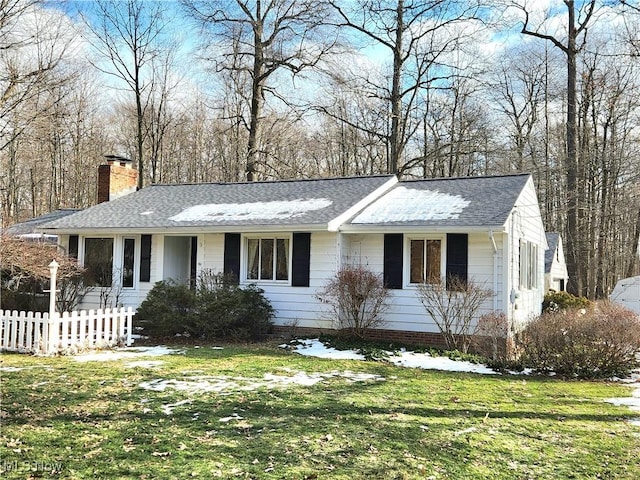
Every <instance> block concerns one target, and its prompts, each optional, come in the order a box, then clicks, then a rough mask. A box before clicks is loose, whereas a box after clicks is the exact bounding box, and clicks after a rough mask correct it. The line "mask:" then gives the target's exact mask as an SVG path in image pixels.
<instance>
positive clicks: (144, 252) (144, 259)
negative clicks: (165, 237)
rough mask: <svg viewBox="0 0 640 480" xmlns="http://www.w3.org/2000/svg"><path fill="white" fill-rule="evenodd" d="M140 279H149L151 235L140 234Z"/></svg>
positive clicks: (145, 280) (143, 280)
mask: <svg viewBox="0 0 640 480" xmlns="http://www.w3.org/2000/svg"><path fill="white" fill-rule="evenodd" d="M140 281H141V282H149V281H151V235H141V236H140Z"/></svg>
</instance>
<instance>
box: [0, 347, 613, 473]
mask: <svg viewBox="0 0 640 480" xmlns="http://www.w3.org/2000/svg"><path fill="white" fill-rule="evenodd" d="M203 348H204V347H203ZM241 351H243V352H244V353H245V354H247V353H246V350H245V349H244V347H243V350H241ZM241 351H240V350H239V351H234V349H232V348H229V349H227V350H216V351H215V355H220V356H221V357H232V356H236V355H238V354H240V353H241ZM192 352H193V350H190V353H192ZM269 352H270V353H271V354H274V355H276V356H277V357H279V358H284V359H287V358H291V357H289V356H288V355H287V352H281V353H280V352H278V351H277V350H269V349H267V350H266V351H265V354H266V355H268V354H269ZM254 353H255V352H254ZM196 356H197V355H196ZM206 358H211V352H207V357H206ZM395 368H397V367H390V366H385V365H376V366H375V368H371V364H368V365H367V369H368V371H372V370H376V371H377V372H379V373H380V374H382V375H385V374H387V375H388V374H389V371H390V370H392V369H395ZM20 373H22V372H20ZM413 373H416V374H417V372H412V374H413ZM14 375H16V374H14ZM153 375H154V372H149V373H147V374H145V375H140V374H138V375H133V374H128V377H127V384H128V385H127V386H123V384H122V382H123V379H119V380H120V384H119V385H118V386H117V387H118V388H114V391H113V396H109V391H107V390H102V388H103V386H101V384H100V383H99V382H97V383H91V384H90V385H88V388H86V389H85V390H84V391H81V392H76V391H74V390H72V389H66V388H65V386H64V385H56V386H55V390H52V389H50V390H47V389H46V388H45V387H43V393H44V394H43V396H42V397H40V396H38V395H37V392H34V391H33V390H29V389H26V388H23V389H22V390H20V391H16V392H12V390H11V386H8V387H7V386H6V385H5V387H4V388H3V390H4V393H5V398H4V402H3V403H4V406H3V410H4V411H5V412H6V416H5V418H4V419H3V428H4V429H5V431H9V432H12V433H13V432H18V431H21V430H22V428H23V427H25V426H28V427H29V428H28V429H25V430H24V431H25V432H28V431H35V432H41V435H42V439H41V441H42V442H44V443H45V444H49V445H52V448H51V455H53V456H60V455H64V454H65V452H68V451H72V452H74V454H73V457H68V458H67V461H68V465H71V467H73V468H78V469H80V468H81V467H83V466H84V464H85V463H90V462H91V460H90V459H87V457H86V455H87V447H86V445H85V444H84V443H83V442H86V440H82V439H83V438H87V437H91V436H92V435H93V436H95V435H97V436H101V437H103V438H104V444H105V446H104V448H103V450H104V452H103V453H104V454H107V455H108V456H109V458H110V460H109V462H106V463H104V464H100V465H99V466H98V467H96V468H98V469H99V470H98V472H97V473H99V474H100V475H103V476H104V475H106V476H109V475H116V476H117V475H118V474H122V469H123V468H124V469H127V468H129V469H131V471H130V472H129V473H131V474H132V475H133V474H137V473H139V472H138V470H137V469H139V468H150V469H151V471H150V472H149V473H150V475H151V476H152V477H153V476H154V475H159V474H160V473H161V474H162V475H163V476H165V477H166V475H168V476H169V477H171V476H173V475H175V472H176V471H178V470H173V471H172V470H171V469H179V468H183V467H184V465H187V466H188V467H189V468H195V467H192V465H206V466H207V468H211V465H214V464H216V465H217V463H222V464H223V465H224V466H225V468H230V465H236V466H240V467H242V468H243V469H244V470H245V471H246V472H249V473H251V474H252V475H254V476H253V477H252V478H284V477H283V476H282V475H283V470H286V471H287V473H286V474H284V475H285V476H286V477H289V478H304V476H305V475H307V474H308V475H311V473H312V472H315V471H316V470H317V469H320V470H323V469H326V471H328V469H330V467H331V468H338V469H342V470H343V471H349V472H355V473H354V474H353V475H352V478H367V477H368V478H395V477H392V476H389V475H390V474H389V471H394V470H395V471H404V472H408V471H415V469H416V468H418V467H417V465H418V463H419V462H418V460H416V457H423V458H426V459H429V461H430V462H431V463H432V464H435V463H439V464H442V465H448V468H449V469H457V472H458V473H459V475H464V474H465V473H466V472H468V471H470V470H469V469H471V468H472V467H471V465H469V464H467V460H468V459H469V458H476V459H477V458H479V456H481V455H482V448H481V447H482V445H481V444H480V442H482V441H484V440H483V439H482V438H481V437H478V438H476V439H475V440H474V442H471V441H470V437H471V436H472V435H475V433H476V430H475V429H477V433H479V434H483V435H485V434H487V433H486V431H487V430H488V426H486V424H487V423H488V422H497V424H494V425H493V427H494V428H497V429H498V430H500V431H501V432H502V433H501V434H503V435H509V436H510V437H512V441H513V442H518V441H522V440H523V439H524V438H525V437H527V433H526V432H525V431H526V430H528V429H529V427H532V428H533V427H534V426H535V425H534V423H536V422H543V423H544V424H545V426H546V428H548V429H550V430H553V429H554V428H555V426H556V425H557V424H558V422H571V421H573V422H597V423H598V424H603V423H612V422H619V421H620V417H619V416H618V415H615V414H609V413H585V412H584V410H585V404H584V402H581V401H579V400H572V399H571V398H556V397H549V400H548V401H547V402H545V403H544V404H540V403H537V402H539V401H540V397H541V396H544V395H543V394H538V395H535V396H532V397H530V398H527V397H522V396H521V395H520V394H521V393H522V392H521V391H516V392H515V393H516V395H515V396H514V398H509V396H508V395H506V394H504V392H505V391H508V389H509V388H511V389H513V388H515V387H517V388H519V389H522V388H524V387H522V386H521V385H515V384H516V383H518V380H520V379H515V378H514V377H507V376H505V377H492V378H484V379H483V378H482V377H479V376H477V375H472V374H463V375H461V374H455V373H442V372H440V373H438V374H437V375H436V376H435V377H434V376H430V377H429V378H431V379H432V380H431V381H429V380H428V379H425V380H424V384H421V383H417V384H416V385H415V386H413V387H412V388H413V390H418V391H417V392H416V393H415V394H413V395H411V394H410V393H406V392H404V393H398V392H397V391H396V388H397V386H396V385H394V379H391V378H389V379H387V380H386V381H384V382H364V383H347V382H346V381H344V380H338V379H332V380H331V381H328V382H326V383H323V384H318V385H315V386H313V387H300V386H298V387H288V388H287V389H274V390H269V389H260V390H256V391H246V392H233V393H230V394H217V393H201V394H188V393H184V392H180V391H175V390H171V391H166V392H152V391H147V390H142V389H141V388H139V387H138V383H136V382H139V381H141V380H145V379H148V378H149V377H151V376H153ZM38 379H39V378H35V377H34V378H32V380H34V381H35V380H38ZM473 379H477V380H480V379H481V380H482V381H486V382H487V383H488V384H490V385H491V388H494V390H498V391H503V393H502V394H496V393H491V395H494V396H498V395H499V396H498V397H497V398H498V400H499V401H500V402H501V403H502V404H504V408H500V404H496V405H495V406H492V405H488V406H487V407H486V408H483V407H482V406H479V405H477V403H478V398H477V397H478V394H476V395H475V397H476V398H471V397H469V398H467V397H465V382H466V381H467V380H469V381H471V380H473ZM22 380H26V381H29V377H28V375H26V378H22ZM399 381H403V382H404V381H410V379H407V378H401V379H400V380H399ZM535 381H543V382H550V384H553V382H555V380H551V379H549V380H545V379H542V380H541V379H535ZM114 382H115V380H114ZM419 382H422V380H419ZM13 384H14V386H16V387H17V386H18V382H17V381H16V379H14V380H13ZM514 385H515V387H514ZM47 391H48V394H47V393H46V392H47ZM14 393H15V394H16V395H13V394H14ZM396 393H397V397H394V394H396ZM516 397H517V398H516ZM143 398H144V399H145V401H144V402H143V401H142V399H143ZM438 398H439V399H440V400H439V401H438V400H436V399H438ZM185 399H190V403H186V404H180V405H176V406H175V407H174V410H173V413H172V414H171V415H166V414H165V413H163V411H162V406H163V405H166V404H168V403H171V404H178V403H179V402H180V401H181V400H185ZM437 402H439V403H437ZM101 406H102V408H101ZM588 408H590V409H593V410H596V408H595V406H593V407H588ZM145 409H146V410H145ZM502 420H508V422H505V423H501V421H502ZM513 421H521V423H522V425H523V426H522V428H519V429H518V430H519V431H520V433H518V432H513V431H511V426H512V422H513ZM530 421H531V422H533V423H532V424H531V425H528V422H530ZM12 428H13V430H12ZM541 428H545V427H541ZM598 428H600V427H598ZM471 429H473V430H471ZM565 429H569V427H565ZM7 434H8V435H11V433H7ZM36 435H37V434H36ZM563 435H570V433H563ZM536 440H538V441H540V442H541V443H544V441H542V440H540V439H536V438H531V437H527V439H526V441H527V442H535V441H536ZM25 441H26V439H25ZM32 441H36V439H34V440H32ZM106 445H108V446H106ZM183 446H184V447H183ZM125 447H126V448H125ZM128 449H132V450H128ZM167 452H170V456H171V458H170V461H166V459H165V457H158V456H155V455H156V454H158V455H164V454H165V453H167ZM167 455H169V453H167ZM137 458H147V460H145V461H146V462H151V463H147V464H145V463H143V462H139V460H135V459H137ZM162 462H164V463H162ZM269 462H271V464H273V465H274V467H273V468H274V475H273V477H268V476H266V475H265V465H266V464H268V463H269ZM136 463H139V465H135V464H136ZM160 464H162V465H163V468H164V470H158V471H154V470H153V468H156V465H160ZM71 467H70V468H71ZM157 468H160V467H157ZM184 468H186V467H184ZM203 468H204V467H203ZM216 468H217V467H216ZM166 469H169V470H166ZM291 469H295V472H296V474H295V475H289V473H291V471H293V470H291ZM154 472H155V473H154ZM301 472H302V473H303V474H304V475H302V474H301ZM169 477H166V478H169ZM310 478H316V477H310ZM317 478H322V477H317ZM326 478H331V477H330V475H327V477H326ZM414 478H417V477H414Z"/></svg>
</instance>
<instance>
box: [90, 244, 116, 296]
mask: <svg viewBox="0 0 640 480" xmlns="http://www.w3.org/2000/svg"><path fill="white" fill-rule="evenodd" d="M84 268H85V282H86V284H87V285H88V286H93V287H110V286H111V283H112V281H113V238H85V239H84Z"/></svg>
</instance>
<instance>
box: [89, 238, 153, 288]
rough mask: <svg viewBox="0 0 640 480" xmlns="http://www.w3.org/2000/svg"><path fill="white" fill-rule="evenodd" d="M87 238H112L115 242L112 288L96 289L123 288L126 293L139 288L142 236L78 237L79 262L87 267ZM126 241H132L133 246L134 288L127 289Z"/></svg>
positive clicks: (112, 256) (112, 253) (112, 255)
mask: <svg viewBox="0 0 640 480" xmlns="http://www.w3.org/2000/svg"><path fill="white" fill-rule="evenodd" d="M87 238H110V239H112V240H113V250H112V252H111V258H112V259H113V260H112V262H111V287H96V288H121V289H123V290H125V291H134V290H136V289H137V288H138V285H139V280H140V253H141V252H140V245H141V236H140V235H112V236H100V235H99V234H96V235H84V236H78V260H79V261H81V263H80V264H81V265H82V266H83V267H84V265H85V254H86V251H85V240H86V239H87ZM125 239H131V240H133V241H134V244H133V286H131V287H125V286H124V285H123V283H124V282H123V273H124V241H125Z"/></svg>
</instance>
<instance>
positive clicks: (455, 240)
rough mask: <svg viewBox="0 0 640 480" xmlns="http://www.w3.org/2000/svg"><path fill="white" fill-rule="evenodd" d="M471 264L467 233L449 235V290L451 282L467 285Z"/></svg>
mask: <svg viewBox="0 0 640 480" xmlns="http://www.w3.org/2000/svg"><path fill="white" fill-rule="evenodd" d="M468 264H469V236H468V235H467V234H466V233H447V289H448V288H449V284H450V280H451V279H453V278H457V279H458V280H459V281H461V282H463V283H467V271H468Z"/></svg>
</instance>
